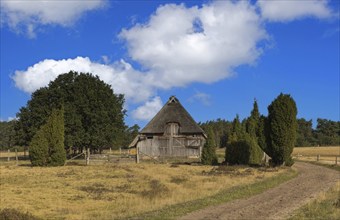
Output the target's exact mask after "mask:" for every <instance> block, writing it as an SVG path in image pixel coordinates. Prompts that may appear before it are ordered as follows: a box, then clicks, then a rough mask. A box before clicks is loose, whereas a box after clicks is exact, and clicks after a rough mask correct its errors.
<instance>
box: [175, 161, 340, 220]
mask: <svg viewBox="0 0 340 220" xmlns="http://www.w3.org/2000/svg"><path fill="white" fill-rule="evenodd" d="M294 167H295V168H296V169H297V170H298V172H299V175H298V176H297V177H296V178H294V179H292V180H290V181H288V182H285V183H283V184H281V185H279V186H277V187H275V188H273V189H269V190H267V191H265V192H263V193H261V194H258V195H256V196H252V197H250V198H247V199H239V200H234V201H232V202H228V203H224V204H221V205H218V206H213V207H207V208H205V209H201V210H198V211H195V212H192V213H189V214H188V215H186V216H183V217H181V218H180V219H181V220H184V219H188V220H193V219H195V220H196V219H197V220H198V219H247V220H248V219H261V220H262V219H285V218H287V217H289V216H290V215H291V214H292V212H293V211H294V210H295V209H297V208H299V207H301V206H302V205H304V204H306V203H307V202H308V201H309V200H310V199H312V198H315V197H316V196H317V195H318V194H319V193H320V192H321V191H323V190H327V189H329V188H330V187H332V186H333V185H335V183H336V182H337V181H339V180H340V172H337V171H335V170H331V169H328V168H325V167H321V166H316V165H312V164H308V163H302V162H296V163H295V164H294Z"/></svg>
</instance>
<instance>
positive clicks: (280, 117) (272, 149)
mask: <svg viewBox="0 0 340 220" xmlns="http://www.w3.org/2000/svg"><path fill="white" fill-rule="evenodd" d="M296 115H297V108H296V104H295V101H294V100H293V98H292V97H291V96H290V95H286V94H282V93H281V94H280V95H279V96H278V97H277V98H276V99H275V100H274V101H273V102H272V103H271V104H270V105H269V106H268V133H267V141H268V152H269V155H270V156H271V157H272V162H273V163H274V165H282V164H283V163H286V165H292V159H291V153H292V152H293V148H294V145H295V141H296V136H297V120H296Z"/></svg>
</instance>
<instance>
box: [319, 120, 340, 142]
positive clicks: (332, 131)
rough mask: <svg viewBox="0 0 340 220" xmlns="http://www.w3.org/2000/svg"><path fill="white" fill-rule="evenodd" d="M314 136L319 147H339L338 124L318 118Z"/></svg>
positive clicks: (339, 123) (339, 131)
mask: <svg viewBox="0 0 340 220" xmlns="http://www.w3.org/2000/svg"><path fill="white" fill-rule="evenodd" d="M315 136H316V138H317V144H318V145H320V146H327V145H335V146H338V145H340V122H339V121H331V120H327V119H322V118H318V119H317V126H316V130H315Z"/></svg>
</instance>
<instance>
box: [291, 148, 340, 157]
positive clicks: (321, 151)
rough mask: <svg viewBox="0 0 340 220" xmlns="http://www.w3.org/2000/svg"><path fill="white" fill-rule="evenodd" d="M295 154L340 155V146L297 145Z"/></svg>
mask: <svg viewBox="0 0 340 220" xmlns="http://www.w3.org/2000/svg"><path fill="white" fill-rule="evenodd" d="M293 155H302V156H316V155H323V156H340V146H332V147H295V148H294V150H293Z"/></svg>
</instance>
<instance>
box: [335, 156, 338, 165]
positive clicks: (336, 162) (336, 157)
mask: <svg viewBox="0 0 340 220" xmlns="http://www.w3.org/2000/svg"><path fill="white" fill-rule="evenodd" d="M335 165H338V156H335Z"/></svg>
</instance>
